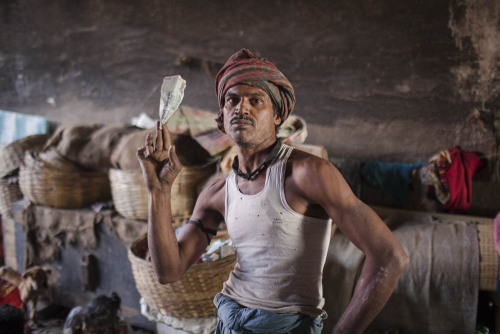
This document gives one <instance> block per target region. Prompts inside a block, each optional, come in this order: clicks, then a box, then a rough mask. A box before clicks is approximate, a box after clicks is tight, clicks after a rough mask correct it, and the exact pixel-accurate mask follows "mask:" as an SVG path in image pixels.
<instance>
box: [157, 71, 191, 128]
mask: <svg viewBox="0 0 500 334" xmlns="http://www.w3.org/2000/svg"><path fill="white" fill-rule="evenodd" d="M184 88H186V80H184V79H182V78H181V76H180V75H174V76H171V77H165V78H163V83H162V85H161V98H160V121H161V124H165V123H167V121H168V119H169V118H170V116H172V115H173V114H174V112H175V111H176V110H177V108H179V105H180V104H181V102H182V99H183V98H184Z"/></svg>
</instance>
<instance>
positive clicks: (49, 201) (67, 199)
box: [19, 153, 111, 209]
mask: <svg viewBox="0 0 500 334" xmlns="http://www.w3.org/2000/svg"><path fill="white" fill-rule="evenodd" d="M19 187H20V188H21V191H22V193H23V194H24V195H25V196H26V197H27V198H28V199H29V200H30V201H31V202H33V203H35V204H41V205H46V206H50V207H55V208H64V209H76V208H82V207H86V206H89V205H90V204H92V203H95V202H99V201H106V200H109V199H110V198H111V190H110V187H109V178H108V175H107V174H103V173H95V172H89V171H85V170H83V169H81V168H79V167H77V166H76V165H75V166H73V167H72V168H65V169H60V168H57V167H56V166H54V165H52V164H50V163H48V162H46V161H44V160H42V159H39V158H38V157H37V156H35V155H33V154H28V153H27V154H26V155H25V157H24V163H23V165H21V167H20V170H19Z"/></svg>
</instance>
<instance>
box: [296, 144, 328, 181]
mask: <svg viewBox="0 0 500 334" xmlns="http://www.w3.org/2000/svg"><path fill="white" fill-rule="evenodd" d="M287 165H288V166H287V167H288V168H291V169H292V170H293V171H294V173H300V174H302V173H315V172H318V171H319V170H324V169H335V167H334V166H333V164H331V163H330V162H329V161H328V160H325V159H323V158H320V157H318V156H316V155H314V154H311V153H308V152H305V151H302V150H300V149H294V150H293V151H292V154H291V155H290V158H289V159H288V163H287ZM310 176H312V175H310Z"/></svg>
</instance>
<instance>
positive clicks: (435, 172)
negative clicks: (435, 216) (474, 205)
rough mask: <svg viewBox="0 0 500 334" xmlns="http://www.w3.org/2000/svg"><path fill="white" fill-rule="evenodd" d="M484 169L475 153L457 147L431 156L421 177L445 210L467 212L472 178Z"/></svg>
mask: <svg viewBox="0 0 500 334" xmlns="http://www.w3.org/2000/svg"><path fill="white" fill-rule="evenodd" d="M484 165H485V161H484V159H482V158H481V157H480V156H479V155H478V154H477V153H475V152H464V151H463V150H462V149H461V148H460V147H458V146H456V147H453V148H451V149H448V150H443V151H441V152H439V153H438V154H436V155H435V156H433V157H432V158H431V159H430V160H429V162H428V163H427V165H426V166H425V167H424V168H423V170H422V172H423V173H422V174H421V175H422V178H423V182H424V183H425V184H428V185H430V186H431V187H432V190H433V191H434V193H435V195H436V197H437V199H438V200H439V202H440V203H441V204H442V205H443V207H444V208H445V209H446V210H448V211H449V212H456V213H459V212H466V211H467V210H468V209H469V207H470V205H471V202H472V176H473V175H474V173H475V172H476V170H477V169H479V168H481V167H483V166H484Z"/></svg>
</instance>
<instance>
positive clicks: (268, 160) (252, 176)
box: [232, 140, 281, 181]
mask: <svg viewBox="0 0 500 334" xmlns="http://www.w3.org/2000/svg"><path fill="white" fill-rule="evenodd" d="M280 148H281V142H280V141H279V140H276V142H275V143H274V146H273V149H272V150H271V152H270V153H269V154H268V155H267V157H266V160H264V162H263V163H261V164H260V165H259V167H257V168H256V169H255V170H253V171H251V172H249V173H243V172H242V171H240V162H239V160H238V156H235V157H234V160H233V165H232V168H233V170H234V172H235V173H236V175H238V176H240V177H242V178H244V179H245V180H248V181H251V180H253V179H255V177H256V176H257V175H258V174H259V172H260V171H261V170H263V169H264V168H266V167H267V166H269V164H270V163H271V162H272V161H273V160H274V158H276V156H277V155H278V153H279V151H280Z"/></svg>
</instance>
